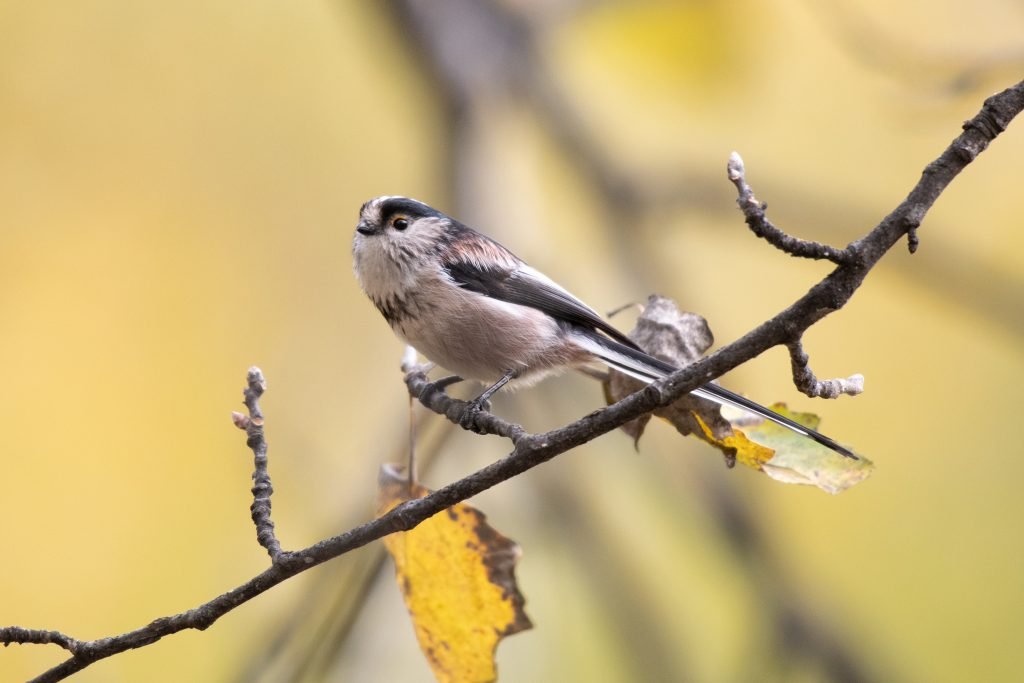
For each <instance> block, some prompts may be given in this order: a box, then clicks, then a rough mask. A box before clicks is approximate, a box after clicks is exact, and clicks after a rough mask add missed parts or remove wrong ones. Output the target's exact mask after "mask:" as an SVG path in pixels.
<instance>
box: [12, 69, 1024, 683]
mask: <svg viewBox="0 0 1024 683" xmlns="http://www.w3.org/2000/svg"><path fill="white" fill-rule="evenodd" d="M1022 109H1024V82H1021V83H1018V84H1017V85H1015V86H1013V87H1012V88H1009V89H1007V90H1004V91H1003V92H1001V93H999V94H997V95H993V96H992V97H990V98H989V99H988V100H986V101H985V104H984V106H983V107H982V109H981V111H980V112H979V113H978V115H977V116H975V117H974V118H972V119H971V120H969V121H967V122H966V123H965V124H964V126H963V128H964V132H963V133H962V134H961V135H959V136H958V137H957V138H956V139H955V140H954V141H953V142H952V144H950V146H949V147H948V148H947V149H946V150H945V151H944V152H943V153H942V154H941V155H940V156H939V157H938V158H937V159H936V160H935V161H933V162H932V163H930V164H929V165H928V166H927V167H926V168H925V170H924V173H923V174H922V176H921V179H920V181H918V183H917V185H916V186H915V187H914V189H913V190H911V192H910V194H909V195H908V196H907V198H906V199H905V200H904V201H903V202H902V203H901V204H900V205H899V206H898V207H897V208H896V209H895V210H894V211H893V212H892V213H890V214H889V215H888V216H886V217H885V218H884V219H883V220H882V221H881V223H879V224H878V225H877V226H876V227H875V228H874V229H873V230H872V231H871V232H870V233H869V234H868V235H866V236H865V237H864V238H862V239H860V240H858V241H856V242H854V243H852V244H851V245H850V246H849V247H847V248H846V249H845V250H841V251H834V253H833V251H828V249H831V248H825V250H826V251H823V252H822V254H824V256H823V258H829V259H832V260H834V259H833V257H836V258H838V259H839V265H838V267H837V268H836V269H835V270H833V271H832V272H831V273H830V274H829V275H828V276H826V277H825V278H824V279H823V280H822V281H821V282H819V283H818V284H816V285H815V286H814V287H812V288H811V289H810V291H808V292H807V294H805V295H804V296H803V297H801V298H800V299H799V300H797V301H796V302H795V303H794V304H793V305H792V306H790V307H788V308H786V309H785V310H783V311H781V312H780V313H779V314H778V315H776V316H775V317H773V318H772V319H770V320H768V321H766V322H764V323H762V324H761V325H759V326H758V327H757V328H756V329H754V330H752V331H751V332H749V333H747V334H746V335H744V336H743V337H741V338H740V339H738V340H736V341H735V342H733V343H731V344H729V345H727V346H725V347H723V348H721V349H719V350H718V351H717V352H715V353H713V354H712V355H710V356H707V357H705V358H702V359H701V360H699V361H697V362H695V363H693V364H691V365H689V366H687V367H685V368H683V369H681V370H680V371H678V372H676V373H674V374H673V375H671V376H669V377H667V378H665V379H663V380H660V381H658V382H655V383H654V384H651V385H648V386H647V387H645V388H644V389H642V390H640V391H638V392H637V393H635V394H633V395H631V396H628V397H626V398H624V399H623V400H621V401H619V402H617V403H615V404H613V405H610V406H608V407H605V408H601V409H600V410H595V411H594V412H592V413H590V414H588V415H585V416H584V417H582V418H580V419H579V420H577V421H576V422H573V423H572V424H569V425H566V426H564V427H560V428H558V429H554V430H552V431H549V432H546V433H543V434H530V433H528V432H526V430H525V429H523V428H522V427H521V426H519V425H516V424H512V423H509V422H505V421H504V420H502V419H500V418H498V417H496V416H494V415H491V414H489V413H487V412H483V411H481V412H479V413H477V416H476V418H475V420H474V425H473V426H474V427H475V428H477V429H478V430H479V431H481V432H484V433H489V434H495V435H498V436H502V437H504V438H507V439H509V440H510V441H511V442H512V444H513V450H512V453H511V454H510V455H508V456H507V457H505V458H503V459H501V460H498V461H497V462H494V463H492V464H490V465H488V466H486V467H484V468H481V469H480V470H477V471H476V472H474V473H472V474H470V475H469V476H467V477H464V478H463V479H460V480H458V481H456V482H454V483H452V484H449V485H447V486H445V487H443V488H441V489H438V490H437V491H435V492H433V493H431V494H430V495H428V496H426V497H424V498H418V499H415V500H410V501H408V502H406V503H403V504H401V505H399V506H398V507H396V508H394V509H392V510H391V511H390V512H388V513H387V514H385V515H383V516H381V517H379V518H377V519H374V520H371V521H369V522H366V523H364V524H361V525H359V526H357V527H355V528H353V529H350V530H349V531H346V532H344V533H342V534H339V535H337V536H334V537H332V538H328V539H325V540H323V541H320V542H319V543H317V544H315V545H312V546H309V547H308V548H304V549H302V550H298V551H294V552H287V551H283V550H281V548H280V545H279V544H278V542H277V540H276V537H275V536H274V531H273V523H272V522H271V520H270V494H271V492H272V489H271V487H270V478H269V474H268V473H267V444H266V440H265V439H264V438H263V415H262V413H261V412H260V409H259V403H258V400H259V397H260V395H262V393H263V391H264V390H265V388H266V384H265V381H264V380H263V376H262V373H261V372H260V371H259V369H258V368H252V369H250V371H249V374H248V376H247V388H246V393H245V397H246V405H247V408H248V410H249V415H248V416H244V415H239V414H235V415H234V416H233V419H234V422H235V424H236V425H239V426H240V427H243V428H244V429H245V430H246V434H247V437H248V439H247V443H248V445H249V446H250V447H251V448H252V449H253V456H254V460H255V463H256V473H255V474H254V479H255V485H254V486H253V495H254V501H253V505H252V516H253V520H254V522H255V524H256V527H257V538H258V540H259V542H260V545H261V546H263V547H264V548H265V549H266V550H267V552H268V553H269V554H270V556H271V558H272V565H271V566H270V568H268V569H267V570H265V571H264V572H262V573H261V574H259V575H257V576H255V577H253V578H252V579H250V580H249V581H247V582H246V583H244V584H242V585H240V586H238V587H237V588H234V589H232V590H230V591H228V592H227V593H224V594H222V595H219V596H217V597H215V598H213V599H212V600H210V601H208V602H206V603H204V604H202V605H199V606H198V607H195V608H193V609H190V610H187V611H185V612H181V613H179V614H175V615H172V616H168V617H161V618H159V619H156V620H154V621H152V622H150V623H149V624H148V625H146V626H143V627H141V628H139V629H136V630H134V631H129V632H127V633H123V634H121V635H117V636H112V637H108V638H100V639H97V640H90V641H79V640H77V639H75V638H72V637H70V636H67V635H65V634H63V633H60V632H57V631H44V630H32V629H25V628H21V627H17V626H12V627H7V628H0V643H3V644H4V645H9V644H11V643H22V644H56V645H58V646H60V647H62V648H64V649H66V650H68V651H69V652H71V654H72V656H71V658H70V659H68V660H66V661H64V662H63V663H61V664H59V665H58V666H56V667H54V668H52V669H50V670H49V671H46V672H45V673H43V674H41V675H40V676H38V677H37V678H36V679H34V681H35V682H36V683H43V682H52V681H60V680H63V679H65V678H67V677H68V676H70V675H71V674H73V673H75V672H77V671H80V670H82V669H84V668H85V667H87V666H89V665H90V664H92V663H93V662H96V661H98V660H100V659H104V658H106V657H110V656H113V655H115V654H118V653H120V652H124V651H125V650H129V649H134V648H139V647H145V646H147V645H151V644H152V643H155V642H157V641H158V640H160V639H161V638H163V637H165V636H168V635H171V634H172V633H177V632H178V631H182V630H185V629H197V630H204V629H206V628H209V627H210V626H211V625H212V624H213V623H214V622H216V621H217V619H219V618H220V617H221V616H223V615H224V614H226V613H227V612H230V611H231V610H233V609H235V608H236V607H238V606H239V605H241V604H243V603H245V602H248V601H249V600H251V599H252V598H254V597H256V596H257V595H260V594H261V593H264V592H265V591H267V590H269V589H270V588H272V587H273V586H276V585H277V584H279V583H281V582H282V581H285V580H286V579H288V578H291V577H292V576H295V575H296V574H299V573H301V572H304V571H306V570H307V569H309V568H311V567H315V566H316V565H318V564H321V563H323V562H326V561H327V560H330V559H332V558H335V557H338V556H339V555H343V554H345V553H347V552H350V551H352V550H355V549H356V548H360V547H362V546H364V545H366V544H367V543H370V542H371V541H374V540H377V539H379V538H381V537H383V536H385V535H387V534H390V533H394V532H396V531H407V530H409V529H412V528H413V527H415V526H416V525H417V524H419V523H420V522H422V521H424V520H426V519H428V518H429V517H431V516H433V515H435V514H437V513H438V512H441V511H443V510H445V509H447V508H449V507H451V506H452V505H454V504H455V503H458V502H460V501H463V500H465V499H467V498H470V497H472V496H475V495H476V494H478V493H480V492H482V491H484V490H486V489H488V488H490V487H492V486H495V485H496V484H499V483H501V482H503V481H506V480H508V479H511V478H512V477H514V476H516V475H518V474H521V473H523V472H525V471H526V470H528V469H531V468H533V467H536V466H538V465H540V464H542V463H544V462H547V461H548V460H550V459H552V458H554V457H555V456H557V455H559V454H561V453H565V452H566V451H569V450H571V449H573V448H575V447H577V446H579V445H581V444H583V443H586V442H588V441H591V440H593V439H595V438H597V437H598V436H601V435H602V434H606V433H608V432H610V431H612V430H614V429H616V428H618V427H621V426H622V425H623V424H625V423H626V422H628V421H630V420H632V419H634V418H636V417H639V416H640V415H643V414H644V413H647V412H650V411H651V410H653V409H654V408H657V407H659V406H665V405H667V404H669V403H671V402H673V401H675V400H676V399H678V398H680V397H681V396H683V395H684V394H686V393H688V392H690V391H692V390H693V389H695V388H696V387H697V386H699V385H701V384H703V383H705V382H708V381H710V380H712V379H714V378H715V377H718V376H719V375H722V374H724V373H725V372H728V371H729V370H731V369H733V368H735V367H736V366H738V365H740V364H742V363H744V362H746V361H748V360H750V359H751V358H753V357H755V356H757V355H759V354H761V353H763V352H764V351H766V350H768V349H769V348H771V347H773V346H777V345H779V344H787V345H789V346H790V350H791V353H793V349H794V348H796V349H799V340H800V336H801V335H802V334H803V332H804V331H805V330H806V329H807V328H809V327H810V326H811V325H813V324H814V323H816V322H817V321H819V320H821V319H822V318H824V317H825V316H826V315H828V314H829V313H831V312H833V311H836V310H839V309H840V308H842V307H843V306H844V305H845V304H846V302H847V301H849V299H850V297H851V296H853V293H854V292H855V291H856V289H857V287H859V286H860V284H861V282H863V280H864V278H865V277H866V276H867V274H868V272H869V271H870V270H871V268H872V267H873V266H874V265H875V264H876V263H877V262H878V260H879V259H880V258H881V257H882V256H883V255H885V253H886V252H887V251H888V250H889V249H891V248H892V246H893V245H894V244H895V243H896V242H897V241H899V239H900V238H902V237H903V236H904V235H912V234H913V233H914V231H916V229H917V228H918V226H920V224H921V221H922V220H923V219H924V216H925V215H926V214H927V212H928V210H929V209H930V208H931V206H932V204H934V202H935V200H936V199H937V198H938V197H939V195H940V194H941V193H942V191H943V190H944V189H945V188H946V187H947V186H948V185H949V183H950V182H951V181H952V180H953V178H955V177H956V175H957V174H958V173H959V172H960V171H961V170H963V169H964V168H965V167H966V166H967V164H969V163H970V162H971V161H973V160H974V159H975V158H976V157H977V155H978V154H980V153H981V152H982V151H983V150H984V149H985V148H986V147H987V146H988V144H989V143H990V142H991V141H992V140H993V139H994V138H995V137H996V136H997V135H998V134H999V133H1001V132H1002V131H1003V130H1005V128H1006V126H1007V125H1008V124H1009V122H1010V121H1011V120H1012V119H1013V118H1014V117H1015V116H1016V115H1017V114H1019V113H1020V112H1021V110H1022ZM740 193H741V197H742V194H743V190H742V189H740ZM755 204H756V202H755ZM791 239H794V238H791ZM786 244H787V245H791V246H787V247H786V248H785V249H784V250H786V251H787V252H790V253H792V251H791V249H792V250H793V251H797V252H799V251H802V250H814V249H817V247H813V248H812V247H808V246H806V245H809V244H814V243H807V242H803V241H802V240H797V241H796V242H789V241H786ZM799 245H804V246H799ZM776 246H779V245H776ZM819 246H821V245H819ZM780 248H782V247H780ZM839 254H842V255H841V256H839ZM800 255H803V254H800ZM800 354H802V350H800ZM801 363H804V361H801ZM812 376H813V375H812ZM405 381H406V385H407V387H408V388H409V391H410V392H411V394H412V395H413V396H415V397H416V398H417V399H418V400H419V401H420V402H421V403H423V404H424V405H425V406H427V407H428V408H430V409H431V410H433V411H435V412H437V413H439V414H442V415H444V416H445V417H447V418H448V419H449V420H452V421H453V422H456V423H458V422H459V421H460V420H461V418H462V417H463V414H464V413H465V412H466V403H465V402H463V401H457V400H455V399H452V398H450V397H448V396H447V395H446V394H444V391H443V387H439V386H438V385H437V384H436V383H431V382H429V381H428V380H427V378H426V375H425V374H424V372H423V370H422V369H420V368H414V369H412V370H411V371H410V372H408V373H407V375H406V379H405Z"/></svg>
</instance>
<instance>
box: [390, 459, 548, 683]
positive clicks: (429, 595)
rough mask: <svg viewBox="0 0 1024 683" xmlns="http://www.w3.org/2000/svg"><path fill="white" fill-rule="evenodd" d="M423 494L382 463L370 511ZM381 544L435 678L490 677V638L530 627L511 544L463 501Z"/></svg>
mask: <svg viewBox="0 0 1024 683" xmlns="http://www.w3.org/2000/svg"><path fill="white" fill-rule="evenodd" d="M428 493H430V491H429V490H428V489H426V488H424V487H423V486H420V485H419V484H413V485H412V487H411V488H410V486H409V484H408V481H407V479H406V478H405V476H404V475H403V474H402V473H401V472H400V471H399V468H397V467H395V466H393V465H384V466H383V467H381V473H380V496H379V501H378V514H379V515H381V514H384V513H385V512H387V511H388V510H391V509H392V508H394V507H395V506H396V505H398V504H400V503H402V502H405V501H407V500H411V499H413V498H422V497H423V496H426V495H427V494H428ZM384 545H385V546H386V547H387V549H388V552H389V553H391V557H392V558H393V559H394V561H395V575H396V578H397V579H398V586H399V588H400V589H401V591H402V596H403V597H404V599H405V605H406V607H407V608H408V610H409V614H410V615H411V616H412V620H413V626H414V627H415V629H416V638H417V639H418V640H419V643H420V648H421V649H422V650H423V654H424V655H426V657H427V661H428V662H429V664H430V668H431V669H432V670H433V671H434V675H435V676H436V677H437V680H439V681H442V683H478V682H479V683H483V682H484V681H493V680H495V679H496V678H497V675H498V674H497V669H496V667H495V664H494V652H495V649H496V648H497V647H498V642H499V641H500V640H501V639H502V638H503V637H505V636H507V635H511V634H513V633H517V632H519V631H523V630H525V629H528V628H530V627H531V626H532V625H531V624H530V620H529V618H528V617H527V616H526V614H525V612H523V603H524V602H525V601H524V599H523V596H522V594H521V593H520V592H519V588H518V586H517V585H516V582H515V574H514V572H515V564H516V562H517V561H518V559H519V555H520V554H521V553H520V549H519V546H518V545H516V543H515V542H514V541H512V540H510V539H509V538H506V537H505V536H502V535H501V534H500V533H498V532H497V531H495V530H494V529H493V528H492V527H491V526H490V525H488V524H487V522H486V518H485V516H484V514H483V513H482V512H480V511H479V510H477V509H476V508H474V507H472V506H470V505H467V504H466V503H459V504H457V505H454V506H452V507H450V508H448V509H447V510H445V511H444V512H441V513H439V514H437V515H434V516H433V517H431V518H430V519H428V520H426V521H425V522H423V523H421V524H420V525H419V526H417V527H416V528H415V529H413V530H411V531H406V532H399V533H395V534H391V535H390V536H386V537H384Z"/></svg>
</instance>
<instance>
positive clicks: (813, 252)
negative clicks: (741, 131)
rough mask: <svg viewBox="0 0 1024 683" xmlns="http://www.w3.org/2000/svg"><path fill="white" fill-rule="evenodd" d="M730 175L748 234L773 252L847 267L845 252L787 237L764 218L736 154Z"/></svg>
mask: <svg viewBox="0 0 1024 683" xmlns="http://www.w3.org/2000/svg"><path fill="white" fill-rule="evenodd" d="M726 170H727V171H728V173H729V180H731V181H732V184H733V185H735V186H736V191H737V192H739V197H738V198H737V199H736V204H738V205H739V207H740V211H742V212H743V216H744V218H745V219H746V221H747V225H748V226H750V230H751V231H752V232H753V233H754V234H755V235H757V236H758V237H760V238H761V239H763V240H765V241H766V242H768V243H769V244H771V245H772V246H773V247H775V248H776V249H779V250H781V251H784V252H786V253H787V254H789V255H790V256H799V257H800V258H810V259H824V260H827V261H831V262H832V263H835V264H837V265H842V264H845V263H850V262H852V261H853V255H852V254H850V252H849V251H847V250H845V249H836V248H835V247H830V246H828V245H827V244H821V243H820V242H811V241H809V240H802V239H799V238H797V237H793V236H792V235H787V234H786V233H785V232H783V231H782V230H780V229H779V228H777V227H776V226H775V224H773V223H772V222H771V221H770V220H768V216H767V215H766V214H765V209H767V205H766V204H762V203H761V202H759V201H758V200H757V197H755V196H754V190H753V189H751V187H750V185H748V184H747V180H746V175H745V173H746V171H745V169H744V167H743V159H742V158H740V155H739V154H737V153H736V152H733V153H732V154H730V155H729V162H728V164H727V165H726Z"/></svg>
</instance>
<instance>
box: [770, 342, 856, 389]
mask: <svg viewBox="0 0 1024 683" xmlns="http://www.w3.org/2000/svg"><path fill="white" fill-rule="evenodd" d="M786 346H787V347H788V348H789V360H790V363H791V365H792V366H793V383H794V384H796V388H797V389H799V390H800V391H802V392H803V393H805V394H807V395H808V396H810V397H811V398H839V397H840V396H841V395H843V394H846V395H848V396H856V395H857V394H860V393H863V392H864V375H850V376H849V377H847V378H846V379H841V378H837V379H824V380H819V379H818V378H817V377H815V376H814V372H813V371H812V370H811V366H810V365H809V363H810V358H809V357H808V356H807V354H806V353H805V352H804V347H803V344H801V343H800V340H797V341H794V342H790V343H788V344H786Z"/></svg>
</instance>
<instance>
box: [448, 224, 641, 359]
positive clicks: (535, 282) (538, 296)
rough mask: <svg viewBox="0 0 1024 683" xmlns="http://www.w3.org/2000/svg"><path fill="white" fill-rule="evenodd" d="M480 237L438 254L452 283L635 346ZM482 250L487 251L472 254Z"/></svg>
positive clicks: (554, 285)
mask: <svg viewBox="0 0 1024 683" xmlns="http://www.w3.org/2000/svg"><path fill="white" fill-rule="evenodd" d="M477 235H479V233H477ZM484 239H486V240H487V241H486V242H483V243H482V242H479V241H476V243H475V244H474V247H475V248H474V249H473V250H472V251H469V250H467V249H463V248H459V247H458V246H456V248H454V249H450V250H449V251H448V252H447V253H445V254H444V255H443V256H442V259H441V263H442V267H443V268H444V269H445V270H446V271H447V273H448V275H449V277H451V279H452V280H453V281H454V282H455V284H457V285H459V286H460V287H463V288H465V289H468V290H470V291H472V292H476V293H477V294H483V295H484V296H489V297H491V298H492V299H498V300H499V301H507V302H509V303H512V304H519V305H520V306H529V307H531V308H536V309H537V310H539V311H544V312H545V313H547V314H548V315H550V316H552V317H553V318H556V319H558V320H564V321H565V322H568V323H571V324H573V325H580V326H582V327H586V328H591V329H596V330H600V331H601V332H604V333H605V334H607V335H608V336H609V337H611V338H612V339H615V340H616V341H618V342H620V343H622V344H625V345H627V346H630V347H632V348H636V349H638V348H639V347H638V346H637V345H636V344H635V343H634V342H633V340H631V339H630V338H629V337H627V336H626V335H624V334H623V333H621V332H619V331H618V330H617V329H615V328H614V327H612V326H611V325H609V324H608V323H607V322H605V321H604V320H602V319H601V316H599V315H598V314H597V313H596V312H595V311H594V310H593V309H592V308H590V307H589V306H587V305H586V304H585V303H583V302H582V301H580V300H579V299H577V298H576V297H574V296H573V295H572V294H570V293H569V292H567V291H566V290H565V289H563V288H562V287H560V286H559V285H558V284H557V283H555V282H554V281H553V280H551V279H550V278H548V277H547V276H546V275H544V274H543V273H541V272H540V271H537V270H535V269H533V268H531V267H530V266H528V265H526V264H525V263H523V262H522V261H520V260H519V259H518V258H517V257H516V256H514V255H513V254H512V253H511V252H509V251H508V250H507V249H505V248H504V247H502V246H501V245H500V244H498V243H497V242H494V241H493V240H489V239H487V238H484ZM481 247H483V249H481ZM484 250H486V252H487V253H474V252H477V251H484Z"/></svg>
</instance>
